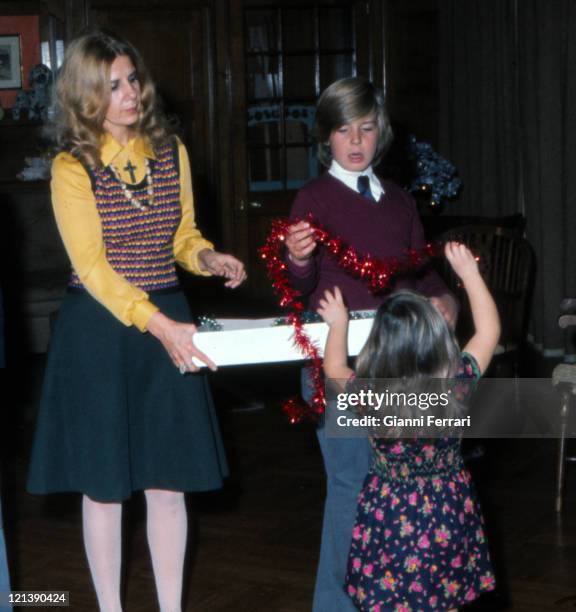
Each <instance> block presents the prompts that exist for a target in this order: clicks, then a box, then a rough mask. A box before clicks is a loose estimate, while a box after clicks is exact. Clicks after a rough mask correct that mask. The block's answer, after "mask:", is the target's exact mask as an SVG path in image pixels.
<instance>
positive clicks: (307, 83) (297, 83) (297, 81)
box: [284, 54, 316, 98]
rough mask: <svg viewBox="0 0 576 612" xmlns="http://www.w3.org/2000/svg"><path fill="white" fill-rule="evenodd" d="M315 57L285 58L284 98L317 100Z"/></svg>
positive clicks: (298, 56)
mask: <svg viewBox="0 0 576 612" xmlns="http://www.w3.org/2000/svg"><path fill="white" fill-rule="evenodd" d="M314 72H315V71H314V55H312V54H306V55H294V56H285V57H284V97H286V98H315V97H316V87H315V79H314Z"/></svg>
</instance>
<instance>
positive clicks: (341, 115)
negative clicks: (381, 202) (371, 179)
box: [314, 77, 392, 167]
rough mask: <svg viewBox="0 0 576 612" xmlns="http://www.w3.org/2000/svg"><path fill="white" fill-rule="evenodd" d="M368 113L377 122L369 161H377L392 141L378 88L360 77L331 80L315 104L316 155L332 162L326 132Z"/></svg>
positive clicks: (329, 132)
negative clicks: (372, 151) (375, 139)
mask: <svg viewBox="0 0 576 612" xmlns="http://www.w3.org/2000/svg"><path fill="white" fill-rule="evenodd" d="M369 115H372V116H374V119H375V120H376V123H377V125H378V134H379V138H378V146H377V147H376V152H375V154H374V159H373V160H372V162H371V163H372V164H373V165H377V164H378V162H379V161H380V159H381V157H382V155H383V153H384V152H385V150H386V149H387V147H388V145H389V144H390V142H391V141H392V128H391V127H390V120H389V118H388V113H387V112H386V107H385V104H384V94H383V93H382V91H381V90H380V89H378V88H377V87H376V86H374V85H373V84H372V83H371V82H370V81H368V80H367V79H365V78H363V77H348V78H345V79H340V80H339V81H335V82H334V83H332V85H329V86H328V87H327V88H326V89H325V90H324V91H323V92H322V95H321V96H320V99H319V100H318V104H317V105H316V120H315V127H314V132H315V133H314V135H315V138H316V142H317V147H318V159H319V160H320V162H321V163H322V164H323V165H324V166H326V167H329V166H330V164H331V163H332V151H331V150H330V143H329V139H330V134H331V133H332V132H333V131H334V130H336V129H338V128H339V127H341V126H343V125H345V124H346V123H350V122H351V121H356V120H357V119H362V118H363V117H367V116H369Z"/></svg>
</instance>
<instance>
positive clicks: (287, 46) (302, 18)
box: [282, 8, 315, 51]
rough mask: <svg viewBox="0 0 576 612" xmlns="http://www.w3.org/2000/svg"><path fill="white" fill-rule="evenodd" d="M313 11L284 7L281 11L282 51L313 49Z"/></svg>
mask: <svg viewBox="0 0 576 612" xmlns="http://www.w3.org/2000/svg"><path fill="white" fill-rule="evenodd" d="M314 46H315V45H314V11H313V10H310V9H302V8H301V9H296V10H290V9H285V10H283V11H282V47H283V50H284V51H311V50H313V49H314Z"/></svg>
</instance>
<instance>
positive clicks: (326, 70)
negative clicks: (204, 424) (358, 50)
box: [320, 53, 354, 89]
mask: <svg viewBox="0 0 576 612" xmlns="http://www.w3.org/2000/svg"><path fill="white" fill-rule="evenodd" d="M349 76H354V63H353V61H352V54H351V53H347V54H337V55H323V56H321V57H320V86H321V89H324V88H325V87H328V85H330V83H333V82H334V81H337V80H338V79H343V78H344V77H349Z"/></svg>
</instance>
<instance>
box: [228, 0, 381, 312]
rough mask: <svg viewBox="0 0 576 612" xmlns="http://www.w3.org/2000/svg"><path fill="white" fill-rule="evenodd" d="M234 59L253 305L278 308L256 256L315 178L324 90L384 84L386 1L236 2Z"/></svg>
mask: <svg viewBox="0 0 576 612" xmlns="http://www.w3.org/2000/svg"><path fill="white" fill-rule="evenodd" d="M231 17H232V24H233V26H234V24H236V38H237V39H241V41H242V45H241V48H240V49H238V51H239V53H237V54H236V56H235V57H232V58H231V66H232V72H233V77H234V78H233V82H234V83H235V95H234V96H233V113H234V114H235V116H236V125H237V128H238V129H237V131H236V143H235V145H234V157H235V162H234V180H233V184H234V186H235V191H234V195H233V198H234V218H235V228H236V240H237V248H238V250H239V251H240V252H241V253H242V254H243V256H244V258H245V260H246V261H247V262H248V266H249V275H250V290H251V294H252V296H253V297H254V298H258V299H263V300H264V301H266V302H268V301H269V302H271V303H272V302H273V297H272V292H271V289H270V286H269V283H268V281H267V279H266V275H265V269H264V266H263V264H262V262H261V261H260V259H259V257H258V254H257V249H258V247H259V246H261V245H262V244H263V242H264V240H265V237H266V235H267V234H268V232H269V228H270V221H271V219H272V218H274V217H277V216H287V215H288V213H289V210H290V206H291V203H292V201H293V199H294V196H295V194H296V191H297V190H298V189H299V188H300V187H302V186H304V185H305V184H306V183H307V182H309V181H310V180H312V179H313V178H315V177H316V176H318V175H319V173H320V171H321V168H320V167H319V164H318V162H317V160H316V155H315V147H314V143H313V138H312V128H313V124H314V109H315V104H316V101H317V99H318V96H319V94H320V92H321V91H322V90H323V89H324V88H325V87H326V86H327V85H329V84H330V83H332V82H333V81H335V80H336V79H339V78H342V77H346V76H352V75H357V74H358V75H360V74H361V75H364V76H366V77H368V78H371V79H373V80H375V81H376V82H377V83H378V84H380V85H381V84H382V81H383V51H382V44H381V43H382V28H379V27H378V24H379V23H380V25H381V20H382V18H381V3H379V2H358V1H355V0H353V1H350V0H349V1H333V2H322V1H316V2H307V3H302V4H296V3H294V2H290V3H289V2H278V1H276V2H272V1H270V2H257V3H255V4H251V3H249V2H244V3H241V2H237V3H235V8H233V9H232V15H231Z"/></svg>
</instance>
